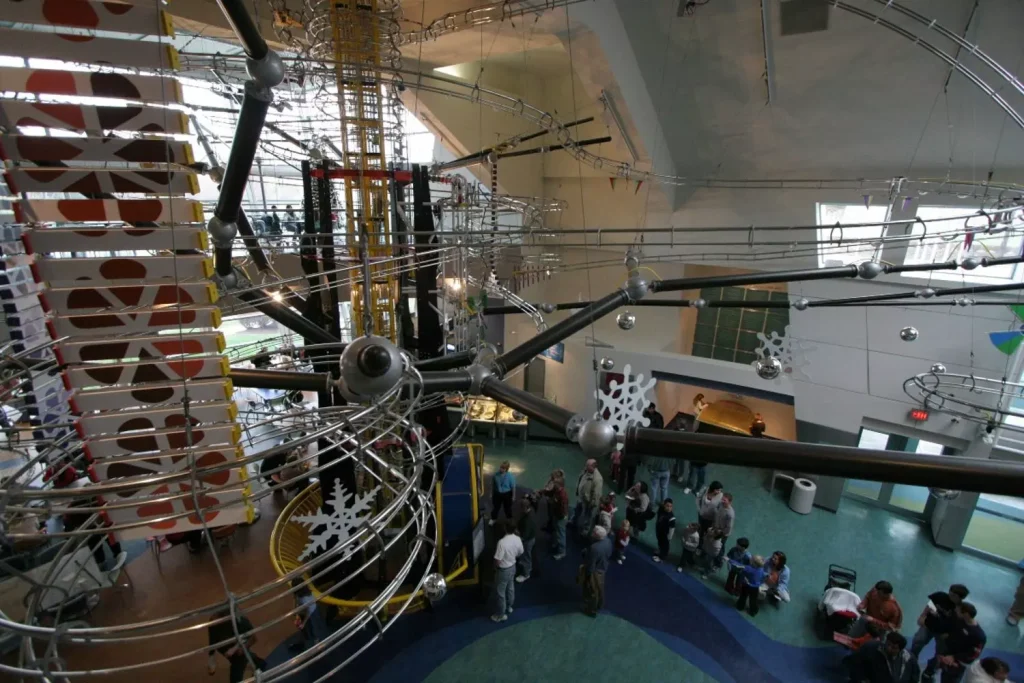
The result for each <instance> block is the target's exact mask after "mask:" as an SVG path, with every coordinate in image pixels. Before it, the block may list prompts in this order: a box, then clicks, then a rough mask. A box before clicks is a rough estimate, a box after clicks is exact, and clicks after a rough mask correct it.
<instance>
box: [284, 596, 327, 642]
mask: <svg viewBox="0 0 1024 683" xmlns="http://www.w3.org/2000/svg"><path fill="white" fill-rule="evenodd" d="M292 586H293V587H294V588H295V592H294V593H293V594H292V595H293V596H294V597H295V606H296V607H298V608H300V609H299V613H298V614H296V615H295V625H296V626H297V627H298V629H299V631H300V632H301V633H302V642H300V643H297V644H296V645H292V646H291V649H294V650H307V649H309V648H311V647H313V646H314V645H316V644H317V643H319V642H320V641H321V640H323V639H324V638H325V637H326V636H327V622H326V621H325V620H324V616H323V613H321V611H320V609H319V607H318V606H317V603H316V598H315V597H313V593H312V591H310V590H309V587H308V586H307V585H306V584H305V583H304V582H303V580H302V579H301V578H295V579H292Z"/></svg>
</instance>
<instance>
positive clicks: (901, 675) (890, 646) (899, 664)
mask: <svg viewBox="0 0 1024 683" xmlns="http://www.w3.org/2000/svg"><path fill="white" fill-rule="evenodd" d="M906 646H907V639H906V638H904V637H903V636H902V635H900V634H899V633H896V632H895V631H893V632H892V633H889V634H888V635H887V636H886V637H885V640H884V641H882V640H871V641H868V642H866V643H864V645H862V646H861V647H860V648H859V649H858V650H857V651H856V652H854V653H853V654H851V655H850V656H849V657H847V658H846V659H844V660H843V663H844V664H846V666H847V668H848V670H849V672H850V683H865V681H866V682H867V683H917V681H918V679H920V677H921V667H920V666H919V665H918V663H917V659H916V658H915V657H914V656H913V655H912V654H910V653H909V652H907V651H906V649H904V648H906Z"/></svg>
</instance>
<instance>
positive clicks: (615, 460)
mask: <svg viewBox="0 0 1024 683" xmlns="http://www.w3.org/2000/svg"><path fill="white" fill-rule="evenodd" d="M621 473H622V451H619V450H616V451H613V452H612V481H618V480H619V475H620V474H621Z"/></svg>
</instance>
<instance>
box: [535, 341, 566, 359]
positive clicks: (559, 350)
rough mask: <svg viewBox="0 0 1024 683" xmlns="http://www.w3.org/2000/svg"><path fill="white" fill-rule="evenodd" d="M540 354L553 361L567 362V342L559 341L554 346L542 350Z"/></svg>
mask: <svg viewBox="0 0 1024 683" xmlns="http://www.w3.org/2000/svg"><path fill="white" fill-rule="evenodd" d="M540 355H542V356H545V357H547V358H550V359H551V360H553V361H557V362H559V363H564V362H565V344H563V343H562V342H558V343H557V344H555V345H554V346H549V347H548V348H546V349H544V350H543V351H541V352H540Z"/></svg>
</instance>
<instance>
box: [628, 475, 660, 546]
mask: <svg viewBox="0 0 1024 683" xmlns="http://www.w3.org/2000/svg"><path fill="white" fill-rule="evenodd" d="M647 491H648V489H647V482H645V481H639V482H637V483H635V484H633V487H632V488H631V489H629V490H628V491H626V519H627V520H629V527H630V533H631V534H632V535H633V536H634V537H635V536H636V535H637V534H638V533H640V532H641V531H645V530H646V529H647V520H648V519H650V518H651V517H653V516H654V515H653V513H651V512H649V511H650V508H651V497H650V496H649V495H648V494H647Z"/></svg>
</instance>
